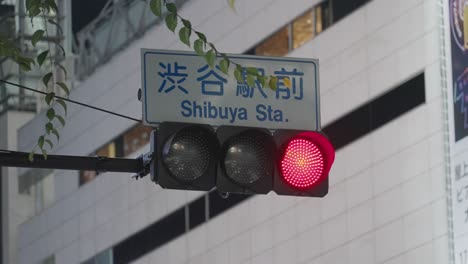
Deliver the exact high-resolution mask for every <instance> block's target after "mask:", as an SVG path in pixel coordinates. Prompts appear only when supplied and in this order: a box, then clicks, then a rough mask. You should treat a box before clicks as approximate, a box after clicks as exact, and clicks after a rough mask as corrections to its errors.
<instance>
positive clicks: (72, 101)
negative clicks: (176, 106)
mask: <svg viewBox="0 0 468 264" xmlns="http://www.w3.org/2000/svg"><path fill="white" fill-rule="evenodd" d="M0 82H3V83H6V84H9V85H13V86H16V87H19V88H22V89H26V90H29V91H32V92H35V93H40V94H43V95H48V93H46V92H43V91H39V90H36V89H33V88H30V87H27V86H24V85H20V84H17V83H12V82H9V81H5V80H0ZM54 97H55V98H57V99H62V100H64V101H67V102H70V103H74V104H77V105H81V106H84V107H88V108H91V109H94V110H98V111H101V112H104V113H108V114H111V115H115V116H119V117H123V118H126V119H130V120H133V121H137V122H141V120H140V119H136V118H133V117H130V116H125V115H121V114H118V113H115V112H111V111H109V110H106V109H102V108H99V107H95V106H92V105H89V104H85V103H80V102H77V101H75V100H71V99H68V98H65V97H62V96H58V95H54Z"/></svg>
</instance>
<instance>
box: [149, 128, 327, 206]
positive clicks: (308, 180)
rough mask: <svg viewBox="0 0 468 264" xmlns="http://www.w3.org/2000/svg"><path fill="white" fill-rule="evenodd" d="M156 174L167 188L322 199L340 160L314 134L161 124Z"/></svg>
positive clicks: (321, 138)
mask: <svg viewBox="0 0 468 264" xmlns="http://www.w3.org/2000/svg"><path fill="white" fill-rule="evenodd" d="M154 141H157V144H156V146H155V150H156V153H155V157H156V159H157V162H154V163H153V164H155V166H157V167H156V168H153V169H152V171H153V173H155V174H156V175H153V179H155V180H156V181H157V182H158V183H159V184H160V185H161V187H163V188H167V189H182V190H206V191H207V190H210V189H212V188H214V187H216V188H217V189H218V190H219V191H220V192H227V193H230V192H232V193H249V194H266V193H268V192H270V191H272V190H273V191H275V192H276V193H277V194H279V195H297V196H299V195H301V196H314V197H323V196H325V195H326V194H327V193H328V172H329V171H330V168H331V165H332V164H333V161H334V158H335V151H334V149H333V146H332V144H331V143H330V142H329V141H328V139H327V138H326V137H325V136H324V135H323V134H321V133H319V132H315V131H299V130H285V129H279V130H276V131H275V132H274V133H273V135H272V133H271V132H270V131H269V130H267V129H264V128H254V127H239V126H221V127H219V128H218V129H217V130H216V132H215V130H214V129H213V128H212V127H211V126H209V125H201V124H188V123H173V122H164V123H161V124H160V126H159V129H158V137H157V140H154Z"/></svg>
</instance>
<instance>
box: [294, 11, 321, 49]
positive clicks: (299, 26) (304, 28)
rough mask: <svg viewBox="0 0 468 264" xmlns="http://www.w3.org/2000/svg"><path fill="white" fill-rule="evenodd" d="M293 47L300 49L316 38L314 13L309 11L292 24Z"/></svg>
mask: <svg viewBox="0 0 468 264" xmlns="http://www.w3.org/2000/svg"><path fill="white" fill-rule="evenodd" d="M292 30H293V33H292V35H293V47H294V48H298V47H300V46H302V44H304V43H305V42H306V41H308V40H310V39H312V38H313V37H314V33H315V32H314V12H313V11H307V12H306V13H305V14H304V15H302V16H300V17H298V18H296V20H294V21H293V24H292Z"/></svg>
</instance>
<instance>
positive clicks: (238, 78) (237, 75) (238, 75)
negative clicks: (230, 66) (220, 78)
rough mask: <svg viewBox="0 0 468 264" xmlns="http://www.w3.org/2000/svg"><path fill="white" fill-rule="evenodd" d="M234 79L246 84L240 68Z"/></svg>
mask: <svg viewBox="0 0 468 264" xmlns="http://www.w3.org/2000/svg"><path fill="white" fill-rule="evenodd" d="M234 77H235V78H236V80H237V82H238V83H244V78H242V72H241V71H239V68H237V67H236V69H235V70H234Z"/></svg>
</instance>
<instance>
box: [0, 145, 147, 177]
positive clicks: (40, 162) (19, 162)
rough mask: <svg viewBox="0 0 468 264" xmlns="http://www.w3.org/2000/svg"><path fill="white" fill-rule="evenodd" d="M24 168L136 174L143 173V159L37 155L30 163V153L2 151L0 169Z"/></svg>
mask: <svg viewBox="0 0 468 264" xmlns="http://www.w3.org/2000/svg"><path fill="white" fill-rule="evenodd" d="M2 166H3V167H24V168H43V169H59V170H91V171H98V172H106V171H113V172H134V173H139V172H141V171H143V169H144V165H143V159H142V158H138V159H121V158H107V157H82V156H64V155H47V159H44V156H43V155H40V154H35V155H34V161H32V162H31V161H29V153H27V152H18V151H9V150H0V167H2Z"/></svg>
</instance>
